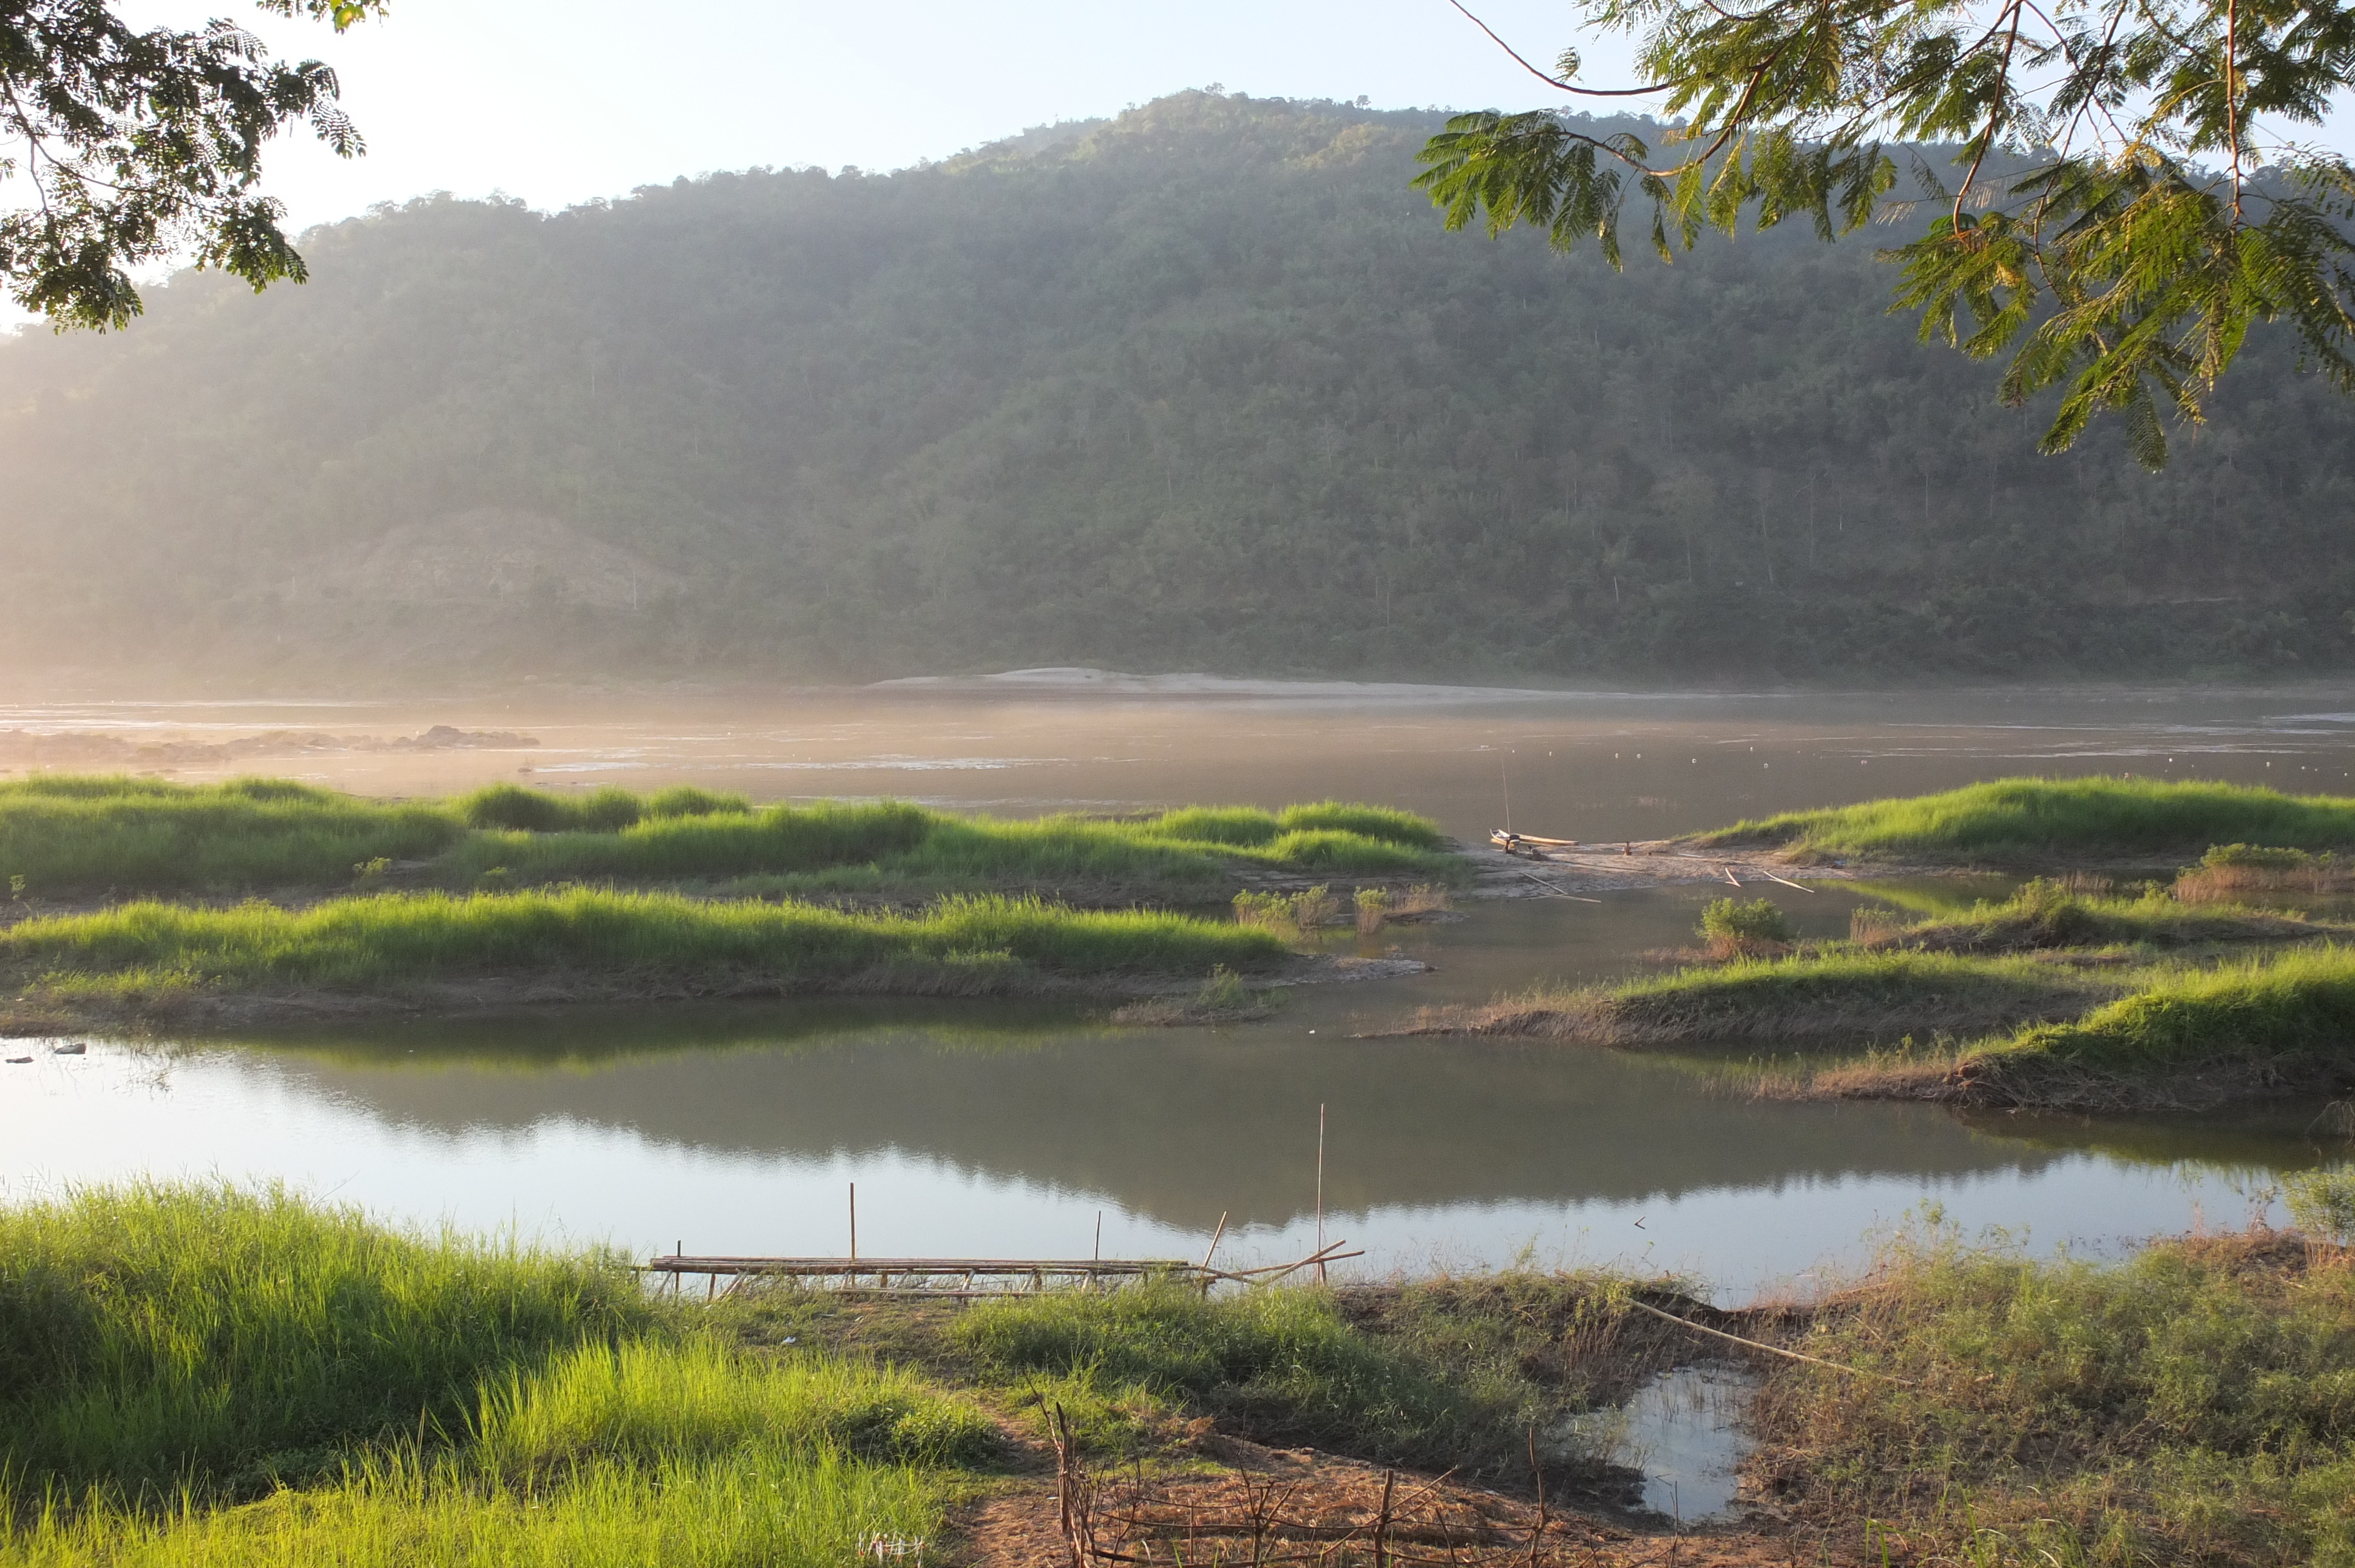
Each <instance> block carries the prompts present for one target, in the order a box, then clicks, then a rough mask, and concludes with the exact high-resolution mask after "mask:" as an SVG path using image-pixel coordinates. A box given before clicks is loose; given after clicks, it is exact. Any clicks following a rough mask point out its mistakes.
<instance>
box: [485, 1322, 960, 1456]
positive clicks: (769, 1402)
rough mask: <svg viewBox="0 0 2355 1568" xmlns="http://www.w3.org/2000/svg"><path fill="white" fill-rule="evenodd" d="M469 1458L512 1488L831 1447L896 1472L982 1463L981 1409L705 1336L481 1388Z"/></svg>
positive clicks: (917, 1386)
mask: <svg viewBox="0 0 2355 1568" xmlns="http://www.w3.org/2000/svg"><path fill="white" fill-rule="evenodd" d="M473 1436H474V1461H475V1462H476V1463H477V1464H479V1465H482V1466H484V1467H487V1468H489V1469H491V1470H494V1471H496V1472H498V1473H499V1474H501V1475H504V1476H506V1477H508V1478H514V1479H518V1480H529V1479H531V1478H540V1477H547V1476H550V1475H556V1474H559V1473H561V1472H563V1471H566V1470H569V1469H571V1468H574V1467H579V1466H580V1465H581V1464H583V1463H585V1462H587V1461H590V1460H591V1459H622V1460H626V1461H628V1462H630V1463H633V1464H636V1465H655V1464H659V1463H661V1462H662V1461H663V1460H664V1459H666V1458H681V1457H688V1458H716V1457H720V1456H723V1455H726V1454H730V1453H733V1452H739V1451H741V1450H744V1449H748V1448H759V1447H767V1448H772V1449H775V1448H798V1449H803V1450H812V1449H817V1448H823V1447H833V1448H837V1449H840V1450H842V1451H843V1452H846V1453H851V1454H857V1455H859V1456H861V1457H867V1458H873V1459H880V1460H886V1461H890V1462H892V1463H896V1464H924V1465H962V1466H970V1465H976V1464H981V1463H985V1462H986V1461H987V1460H988V1459H989V1458H990V1457H992V1456H994V1455H995V1454H996V1452H997V1448H998V1437H997V1428H996V1426H995V1425H992V1424H991V1422H990V1420H989V1417H988V1416H986V1415H985V1414H982V1412H981V1410H980V1408H979V1407H978V1406H976V1405H975V1404H971V1403H969V1402H967V1401H964V1400H960V1399H955V1398H952V1397H950V1396H948V1395H946V1394H943V1393H940V1392H939V1391H938V1390H936V1389H933V1388H932V1387H930V1386H928V1385H927V1384H925V1383H923V1382H922V1381H921V1380H920V1379H918V1378H917V1377H916V1376H915V1375H914V1374H913V1373H911V1372H907V1371H905V1370H904V1369H898V1368H890V1367H861V1366H853V1365H850V1364H848V1363H846V1362H842V1361H824V1360H809V1359H798V1360H792V1361H767V1360H760V1359H756V1358H751V1357H748V1356H746V1355H745V1354H743V1353H742V1352H741V1351H736V1350H733V1349H731V1348H730V1347H727V1346H725V1345H722V1344H721V1343H719V1341H718V1340H714V1339H709V1338H696V1339H688V1340H682V1341H672V1340H641V1341H634V1342H630V1343H623V1344H610V1343H598V1344H586V1345H581V1346H578V1347H576V1348H574V1349H572V1350H570V1351H565V1352H564V1353H562V1354H561V1355H559V1356H557V1357H555V1358H553V1359H552V1360H551V1361H549V1362H548V1363H547V1364H545V1365H543V1366H538V1367H534V1368H531V1369H528V1370H526V1369H520V1368H519V1369H516V1370H513V1371H510V1372H508V1373H506V1376H505V1377H504V1378H503V1379H498V1380H494V1381H492V1382H491V1383H488V1384H487V1386H485V1389H484V1391H483V1394H482V1407H481V1412H480V1414H479V1415H478V1416H477V1417H476V1419H475V1423H474V1434H473Z"/></svg>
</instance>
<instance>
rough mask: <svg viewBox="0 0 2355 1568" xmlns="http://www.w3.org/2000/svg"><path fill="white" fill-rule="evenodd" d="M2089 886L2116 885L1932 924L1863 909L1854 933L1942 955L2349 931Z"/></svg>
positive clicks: (2020, 900) (2035, 896)
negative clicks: (2111, 892) (2108, 893)
mask: <svg viewBox="0 0 2355 1568" xmlns="http://www.w3.org/2000/svg"><path fill="white" fill-rule="evenodd" d="M2088 882H2090V883H2091V884H2092V885H2093V886H2094V888H2096V889H2105V888H2106V887H2107V886H2108V883H2107V882H2106V880H2105V879H2098V878H2095V879H2087V878H2083V877H2072V878H2063V879H2051V878H2044V877H2039V878H2036V879H2034V880H2032V881H2030V882H2029V883H2027V884H2026V885H2023V886H2022V887H2021V888H2019V891H2018V892H2016V893H2014V894H2013V895H2011V896H2010V897H2009V898H2008V899H2005V900H2004V901H2003V902H2002V903H2000V904H1989V903H1983V904H1979V905H1977V906H1974V907H1972V908H1971V909H1969V910H1967V911H1964V912H1959V913H1947V914H1941V915H1937V916H1932V917H1931V918H1929V919H1926V920H1911V921H1909V920H1906V919H1904V918H1903V917H1902V916H1896V915H1893V914H1890V913H1888V912H1882V911H1873V910H1869V909H1859V910H1858V911H1856V913H1855V915H1854V916H1851V918H1850V922H1849V929H1850V932H1851V934H1852V935H1853V937H1854V938H1855V939H1856V940H1857V941H1858V942H1859V943H1862V944H1864V945H1867V946H1873V947H1886V946H1897V947H1908V948H1930V949H1933V950H1936V951H1942V952H2028V951H2034V950H2039V949H2044V948H2090V947H2103V946H2108V945H2114V944H2121V943H2132V944H2139V945H2147V946H2152V947H2183V946H2187V945H2190V944H2194V943H2232V942H2254V941H2280V940H2286V939H2293V938H2316V937H2321V936H2326V935H2328V934H2330V933H2332V932H2334V931H2342V932H2343V931H2344V930H2345V929H2346V927H2343V926H2331V925H2326V924H2320V923H2317V922H2314V921H2309V920H2307V919H2305V918H2303V917H2302V916H2288V915H2281V914H2273V913H2268V912H2266V911H2263V910H2255V909H2245V908H2241V907H2237V906H2230V905H2217V904H2213V903H2210V902H2208V901H2207V900H2206V899H2205V898H2195V899H2193V900H2192V901H2190V902H2189V903H2186V902H2183V901H2181V898H2180V895H2179V892H2174V891H2167V890H2158V889H2154V890H2153V891H2151V892H2149V893H2147V894H2145V895H2143V896H2141V897H2139V898H2114V897H2108V896H2105V895H2104V894H2103V893H2102V892H2099V891H2094V892H2079V891H2076V890H2075V889H2074V888H2073V884H2078V885H2083V884H2086V883H2088Z"/></svg>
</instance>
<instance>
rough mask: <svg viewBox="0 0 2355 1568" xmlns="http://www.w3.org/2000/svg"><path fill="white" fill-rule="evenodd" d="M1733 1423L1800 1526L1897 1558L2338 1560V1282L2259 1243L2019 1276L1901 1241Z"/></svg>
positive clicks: (2318, 1265) (2266, 1238) (2352, 1387)
mask: <svg viewBox="0 0 2355 1568" xmlns="http://www.w3.org/2000/svg"><path fill="white" fill-rule="evenodd" d="M1813 1326H1814V1330H1815V1331H1814V1332H1813V1333H1811V1334H1808V1335H1807V1336H1806V1337H1805V1339H1804V1340H1800V1341H1799V1344H1800V1347H1801V1348H1802V1349H1804V1350H1805V1351H1806V1352H1807V1353H1809V1354H1812V1355H1815V1356H1817V1357H1819V1358H1821V1359H1822V1360H1824V1361H1833V1362H1837V1363H1838V1364H1840V1365H1842V1366H1847V1367H1856V1368H1861V1369H1863V1370H1865V1371H1866V1372H1870V1373H1873V1374H1878V1375H1872V1376H1866V1377H1859V1376H1856V1375H1854V1374H1853V1373H1852V1372H1836V1371H1831V1370H1828V1369H1825V1368H1822V1367H1817V1366H1808V1365H1804V1364H1799V1363H1793V1362H1787V1361H1785V1362H1777V1363H1773V1373H1772V1376H1771V1377H1770V1379H1769V1381H1768V1383H1767V1385H1766V1387H1765V1389H1764V1392H1763V1393H1762V1394H1761V1396H1760V1398H1759V1400H1758V1402H1757V1404H1755V1406H1754V1407H1753V1412H1752V1425H1753V1427H1754V1428H1755V1429H1756V1430H1757V1431H1758V1432H1759V1434H1760V1436H1762V1437H1763V1438H1764V1443H1765V1449H1764V1453H1763V1454H1762V1456H1761V1459H1760V1461H1759V1462H1758V1463H1757V1464H1756V1465H1754V1466H1753V1470H1754V1471H1755V1472H1756V1473H1757V1475H1758V1477H1759V1478H1760V1479H1761V1480H1763V1481H1764V1482H1766V1483H1767V1484H1768V1485H1770V1486H1772V1487H1774V1489H1775V1490H1776V1491H1777V1492H1778V1493H1779V1495H1780V1496H1781V1497H1782V1498H1783V1499H1785V1502H1786V1503H1796V1505H1797V1506H1798V1507H1799V1508H1800V1510H1802V1512H1803V1517H1805V1518H1806V1519H1807V1520H1810V1521H1811V1522H1817V1521H1819V1522H1823V1523H1827V1524H1835V1525H1837V1526H1840V1527H1846V1528H1852V1527H1853V1521H1855V1520H1860V1519H1867V1518H1878V1519H1881V1520H1890V1521H1891V1523H1892V1526H1893V1527H1894V1528H1893V1531H1892V1533H1896V1534H1899V1535H1901V1536H1902V1537H1904V1538H1910V1539H1905V1540H1904V1542H1903V1546H1904V1548H1905V1549H1904V1550H1902V1552H1900V1553H1899V1554H1898V1555H1899V1556H1900V1558H1901V1559H1902V1560H1903V1561H1908V1562H1945V1563H1987V1564H1997V1563H2002V1564H2012V1563H2019V1564H2023V1565H2024V1564H2030V1563H2034V1564H2062V1565H2083V1568H2096V1565H2105V1568H2106V1565H2116V1568H2128V1565H2139V1564H2145V1563H2212V1564H2243V1563H2250V1564H2254V1563H2349V1562H2355V1510H2350V1509H2349V1507H2348V1499H2350V1498H2355V1424H2350V1419H2349V1413H2350V1410H2355V1269H2350V1268H2349V1267H2348V1266H2347V1263H2346V1260H2345V1259H2344V1258H2343V1257H2342V1258H2335V1259H2334V1258H2328V1257H2312V1256H2310V1255H2308V1254H2307V1251H2306V1249H2305V1248H2303V1247H2302V1246H2299V1245H2296V1243H2295V1242H2294V1241H2285V1240H2284V1239H2283V1238H2279V1237H2275V1236H2274V1235H2272V1234H2270V1233H2264V1232H2259V1233H2256V1234H2252V1235H2248V1236H2238V1237H2236V1236H2223V1237H2211V1238H2206V1239H2193V1240H2189V1241H2183V1242H2174V1243H2162V1244H2159V1245H2154V1246H2151V1247H2149V1248H2147V1249H2145V1250H2144V1251H2142V1252H2140V1253H2138V1254H2137V1255H2135V1256H2134V1257H2132V1258H2131V1259H2130V1260H2128V1261H2126V1262H2124V1263H2118V1264H2100V1263H2095V1262H2091V1261H2087V1260H2083V1259H2074V1260H2072V1259H2062V1260H2060V1261H2052V1262H2037V1261H2032V1260H2030V1259H2028V1258H2025V1257H2022V1256H2021V1255H2019V1254H2018V1253H2017V1252H2015V1251H2010V1250H2007V1249H2002V1248H1991V1247H1973V1246H1967V1245H1962V1244H1960V1243H1958V1242H1957V1241H1956V1240H1955V1238H1954V1237H1953V1236H1952V1235H1951V1234H1947V1233H1943V1232H1933V1233H1930V1234H1915V1235H1913V1236H1911V1237H1908V1238H1904V1239H1902V1240H1901V1241H1900V1242H1899V1243H1897V1244H1896V1245H1892V1246H1891V1247H1890V1248H1889V1249H1887V1250H1886V1251H1884V1253H1883V1254H1882V1255H1881V1257H1880V1258H1879V1259H1877V1260H1876V1264H1875V1266H1874V1269H1873V1271H1872V1274H1871V1275H1870V1277H1869V1279H1868V1281H1867V1282H1866V1283H1864V1284H1863V1285H1861V1286H1859V1287H1857V1288H1856V1289H1854V1290H1852V1291H1849V1292H1846V1293H1842V1294H1838V1295H1835V1296H1834V1297H1833V1298H1832V1299H1831V1301H1830V1302H1829V1303H1828V1305H1827V1306H1826V1307H1825V1308H1820V1309H1818V1310H1817V1312H1816V1313H1815V1314H1814V1324H1813Z"/></svg>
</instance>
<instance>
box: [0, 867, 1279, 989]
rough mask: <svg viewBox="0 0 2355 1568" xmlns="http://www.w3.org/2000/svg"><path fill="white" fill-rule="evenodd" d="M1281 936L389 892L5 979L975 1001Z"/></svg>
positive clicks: (183, 914) (1264, 952)
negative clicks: (839, 992) (574, 982)
mask: <svg viewBox="0 0 2355 1568" xmlns="http://www.w3.org/2000/svg"><path fill="white" fill-rule="evenodd" d="M1284 956H1285V948H1284V944H1283V942H1282V941H1280V940H1279V939H1278V938H1275V937H1274V936H1273V935H1272V934H1270V933H1268V932H1266V931H1262V930H1257V929H1254V928H1252V927H1241V926H1231V925H1221V924H1215V923H1213V922H1211V921H1208V920H1201V919H1196V918H1193V917H1191V916H1182V915H1171V914H1162V913H1155V912H1151V911H1145V910H1125V911H1087V910H1073V909H1064V908H1059V907H1055V906H1050V905H1045V904H1040V903H1038V902H1036V901H1035V900H1028V899H1005V898H989V897H982V898H957V899H947V900H943V901H942V902H941V903H939V904H938V905H935V906H933V907H932V908H931V909H928V910H926V911H924V912H923V913H922V914H918V915H896V914H855V913H847V912H844V911H841V910H836V909H826V908H819V907H815V906H809V905H793V904H784V905H778V904H763V903H757V902H750V901H730V902H722V901H718V900H706V899H693V898H685V897H681V896H679V895H676V894H664V893H612V892H603V891H599V890H595V889H590V888H571V889H566V890H562V891H558V892H547V893H517V894H474V895H463V896H452V895H446V894H421V895H409V894H380V895H374V896H369V897H360V898H344V899H336V900H332V901H330V902H327V903H325V904H319V905H314V906H311V907H309V908H307V909H299V910H289V909H283V908H281V907H279V906H276V905H271V904H247V905H243V906H239V907H237V908H234V909H191V908H187V907H185V906H176V905H168V904H131V905H124V906H121V907H118V908H113V909H108V910H104V911H101V912H100V913H97V914H92V915H68V916H47V917H43V918H37V919H30V920H24V921H20V922H18V923H17V924H16V925H15V926H13V927H7V928H6V929H5V930H0V975H5V976H7V977H8V978H9V979H10V980H12V981H13V982H14V983H15V984H16V985H17V986H18V987H20V988H24V989H28V990H31V991H35V992H37V993H38V994H41V995H44V996H47V997H51V998H57V999H61V1000H73V999H77V998H81V999H91V998H104V997H110V996H112V997H132V998H138V997H144V996H147V995H149V994H151V993H155V992H186V991H269V990H277V989H310V988H326V989H335V990H351V991H380V990H385V989H389V988H397V987H400V986H402V985H405V984H412V983H417V982H430V981H448V980H470V979H480V978H485V977H496V978H502V979H526V980H529V979H535V978H548V977H579V976H589V977H595V978H596V979H597V980H599V982H600V983H602V984H603V985H605V986H607V987H609V988H610V987H621V988H623V989H627V988H630V987H633V986H646V987H677V986H688V987H698V988H700V987H713V988H732V989H738V990H755V991H760V990H771V991H773V990H796V989H807V990H822V989H826V988H827V987H830V986H831V987H838V986H843V985H852V984H865V985H871V986H874V987H875V988H877V989H890V990H934V991H940V990H945V991H957V992H980V991H1004V990H1015V989H1019V988H1020V986H1021V984H1022V982H1023V980H1025V979H1026V978H1027V977H1029V976H1032V975H1036V974H1039V973H1046V974H1052V975H1060V976H1074V977H1088V976H1104V975H1111V974H1117V973H1135V972H1142V973H1153V974H1208V973H1209V972H1210V970H1211V969H1213V968H1214V967H1216V966H1217V965H1220V964H1224V965H1226V966H1228V967H1229V968H1230V969H1265V968H1267V967H1268V966H1270V965H1272V964H1274V963H1277V962H1280V961H1282V959H1284Z"/></svg>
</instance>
